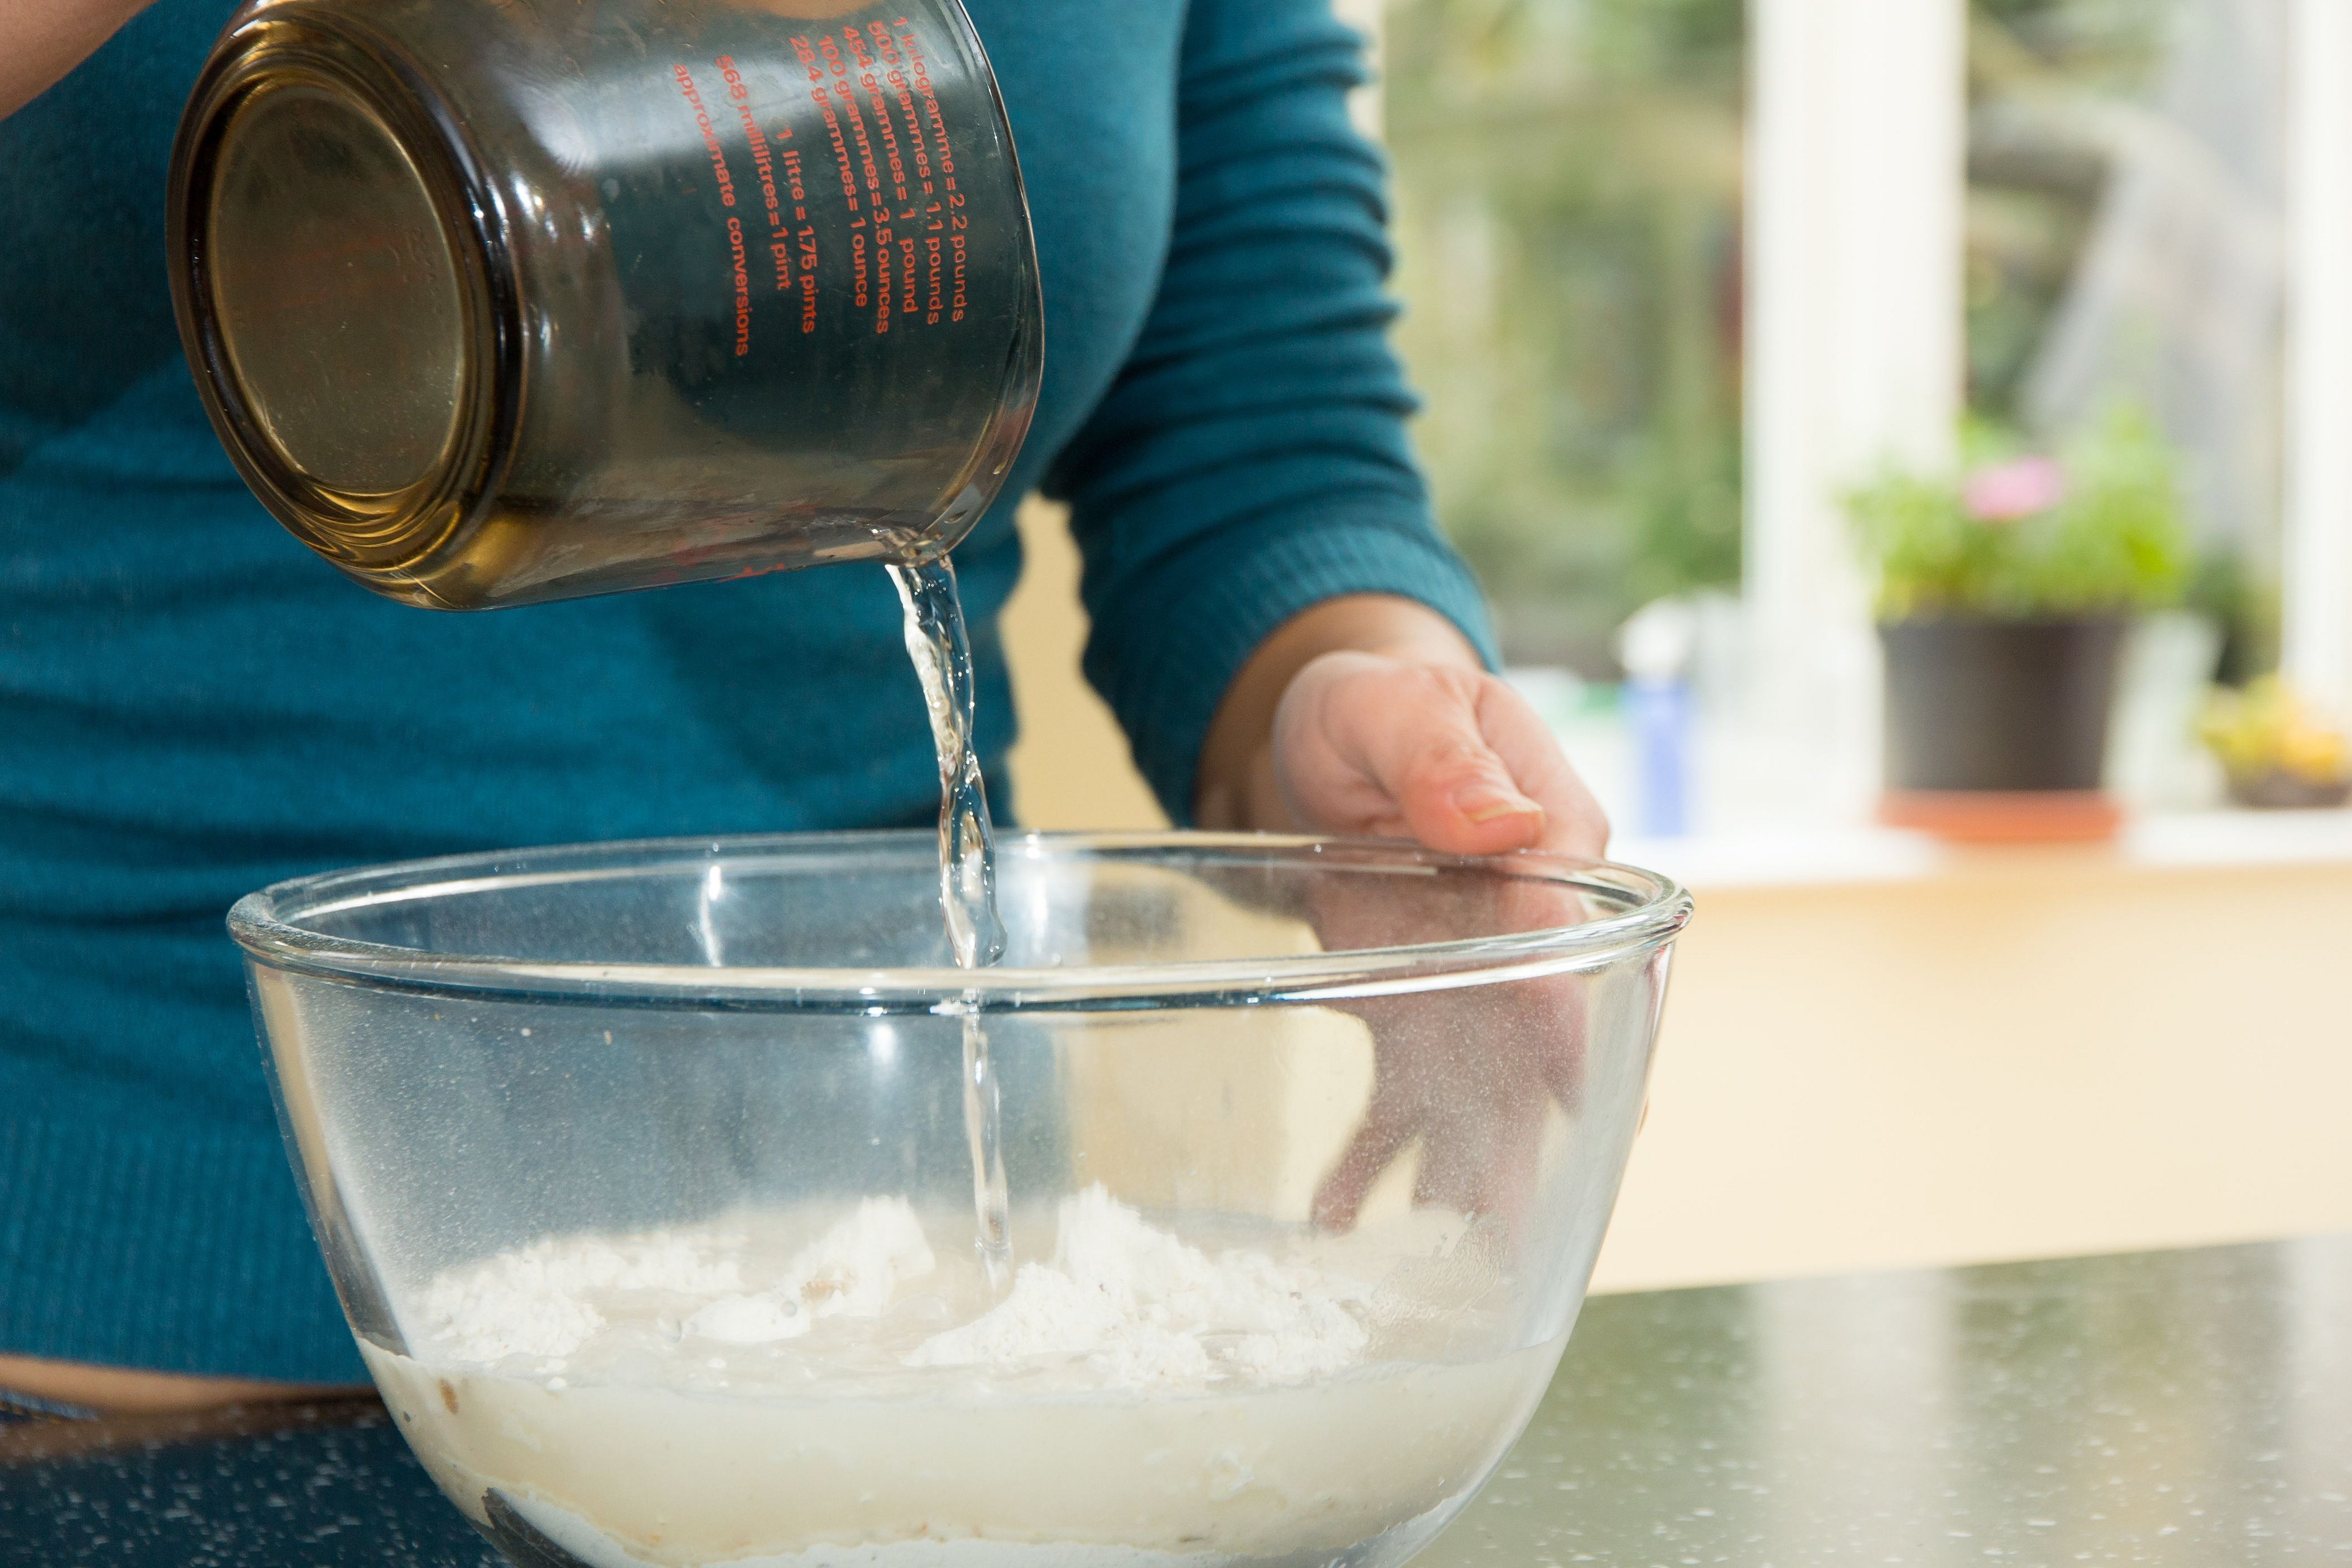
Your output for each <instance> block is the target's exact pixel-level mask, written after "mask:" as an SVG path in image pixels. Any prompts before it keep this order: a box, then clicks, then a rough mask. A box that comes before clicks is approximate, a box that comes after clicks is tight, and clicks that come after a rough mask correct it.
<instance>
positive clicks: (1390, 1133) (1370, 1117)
mask: <svg viewBox="0 0 2352 1568" xmlns="http://www.w3.org/2000/svg"><path fill="white" fill-rule="evenodd" d="M1394 1089H1395V1086H1394V1085H1393V1084H1383V1085H1382V1086H1381V1091H1380V1092H1377V1093H1375V1094H1374V1095H1373V1096H1372V1103H1371V1105H1370V1107H1369V1108H1368V1109H1367V1110H1365V1112H1364V1124H1363V1125H1362V1126H1361V1127H1359V1128H1357V1129H1356V1135H1355V1136H1354V1137H1353V1138H1351V1139H1349V1141H1348V1147H1347V1150H1346V1152H1344V1153H1342V1154H1341V1155H1340V1156H1339V1163H1338V1164H1337V1165H1334V1166H1333V1167H1331V1173H1330V1174H1329V1175H1328V1176H1326V1177H1324V1178H1323V1184H1322V1185H1321V1186H1320V1187H1318V1188H1317V1189H1316V1192H1315V1206H1314V1220H1315V1224H1316V1226H1318V1228H1320V1229H1323V1230H1346V1229H1348V1228H1349V1226H1353V1225H1354V1224H1355V1223H1356V1213H1357V1211H1358V1210H1360V1208H1362V1207H1363V1205H1364V1194H1367V1193H1369V1192H1370V1191H1371V1190H1372V1184H1373V1183H1374V1182H1377V1181H1379V1180H1380V1179H1381V1172H1383V1171H1385V1170H1387V1169H1388V1168H1389V1166H1390V1165H1391V1164H1392V1163H1395V1161H1396V1157H1397V1155H1398V1154H1400V1153H1402V1152H1403V1150H1404V1147H1405V1145H1406V1144H1408V1143H1410V1142H1412V1140H1413V1139H1414V1138H1415V1137H1417V1136H1418V1135H1419V1133H1420V1129H1419V1127H1418V1126H1417V1125H1416V1119H1415V1118H1414V1116H1413V1114H1412V1109H1411V1107H1410V1106H1408V1105H1407V1104H1406V1102H1405V1100H1404V1097H1403V1096H1402V1095H1401V1094H1398V1093H1396V1092H1394Z"/></svg>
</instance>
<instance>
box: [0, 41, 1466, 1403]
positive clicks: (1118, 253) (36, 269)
mask: <svg viewBox="0 0 2352 1568" xmlns="http://www.w3.org/2000/svg"><path fill="white" fill-rule="evenodd" d="M968 4H969V6H970V9H971V12H972V15H973V18H974V20H975V22H976V23H977V24H978V26H979V27H980V31H981V34H982V37H983V38H984V39H985V40H986V42H987V44H988V46H989V48H990V52H991V54H992V58H993V59H994V61H995V63H996V66H997V69H998V73H999V75H1000V77H1001V78H1002V79H1003V88H1004V96H1005V100H1006V103H1007V106H1008V108H1009V110H1010V111H1011V113H1012V116H1013V128H1014V132H1015V135H1016V136H1017V138H1018V140H1019V143H1020V147H1021V152H1022V159H1023V164H1024V171H1025V173H1026V174H1027V176H1028V182H1029V194H1030V203H1031V208H1032V212H1033V215H1034V218H1035V221H1036V225H1037V234H1038V251H1039V256H1040V260H1041V263H1042V265H1043V268H1044V272H1045V307H1046V329H1045V341H1046V378H1045V392H1044V395H1043V397H1042V398H1041V401H1040V405H1039V411H1038V416H1037V419H1036V423H1035V425H1034V428H1033V432H1032V435H1031V437H1030V440H1029V444H1028V446H1027V447H1026V449H1025V450H1024V453H1023V455H1022V458H1021V461H1020V463H1019V464H1018V465H1017V467H1016V468H1015V469H1014V471H1013V476H1012V479H1011V483H1010V484H1009V485H1008V486H1007V489H1006V492H1005V498H1004V500H1003V502H1002V503H1001V504H1000V505H999V506H998V507H997V508H996V509H995V510H993V511H992V512H991V514H990V515H989V516H988V517H987V518H986V519H984V520H983V521H982V523H981V525H980V526H979V527H978V528H977V529H976V530H975V531H974V532H973V534H972V536H971V539H970V540H969V541H968V542H966V544H965V545H964V546H963V547H962V548H961V550H959V551H958V552H957V563H958V566H959V568H960V570H961V575H962V578H963V584H964V592H965V603H966V606H967V609H968V611H969V612H970V614H971V617H972V620H973V632H974V646H975V653H976V656H977V659H978V664H979V672H978V673H979V695H980V705H981V712H980V735H979V739H980V745H981V749H982V755H983V757H984V758H986V759H988V760H989V762H990V763H991V764H992V780H994V782H996V783H998V784H1001V782H1002V781H1001V780H995V779H994V764H996V763H1000V762H1001V760H1002V758H1003V753H1004V751H1005V748H1006V747H1007V746H1008V745H1009V744H1010V743H1011V741H1012V738H1013V714H1012V700H1011V690H1010V688H1009V684H1008V682H1007V680H1006V679H1005V675H1004V668H1003V655H1002V649H1001V647H1000V646H999V644H998V641H997V637H996V631H995V625H994V622H995V617H996V615H997V612H998V610H999V609H1000V608H1001V606H1002V605H1003V602H1004V599H1005V597H1006V595H1009V594H1010V593H1011V592H1012V589H1013V584H1014V583H1015V581H1016V580H1017V579H1018V577H1019V574H1020V565H1021V562H1020V550H1019V544H1018V542H1017V539H1016V537H1015V534H1014V531H1013V524H1012V511H1013V505H1014V504H1015V502H1016V500H1017V499H1018V497H1019V496H1020V495H1021V494H1023V493H1024V492H1025V491H1026V490H1028V489H1032V488H1034V487H1036V486H1037V485H1038V484H1039V483H1040V481H1041V479H1045V477H1046V475H1047V470H1048V468H1049V466H1050V467H1051V469H1052V475H1051V481H1050V484H1049V485H1048V488H1049V489H1052V490H1053V491H1054V492H1055V493H1058V494H1063V495H1066V496H1068V497H1069V498H1070V500H1071V501H1072V503H1073V506H1074V511H1075V516H1076V529H1077V532H1078V536H1079V540H1080V542H1081V544H1082V545H1083V547H1084V550H1085V552H1086V558H1087V570H1086V585H1085V592H1086V597H1087V605H1088V606H1089V608H1090V609H1091V610H1092V611H1093V613H1094V616H1095V620H1096V631H1095V635H1094V637H1093V641H1092V643H1091V644H1090V646H1089V647H1088V649H1087V673H1088V675H1089V677H1090V678H1091V679H1093V680H1094V681H1095V683H1096V684H1097V686H1098V687H1099V688H1100V689H1102V690H1103V691H1104V693H1105V694H1106V695H1107V696H1108V699H1109V700H1110V701H1111V702H1112V704H1113V705H1114V707H1115V708H1116V709H1117V710H1118V714H1119V717H1120V719H1121V721H1123V722H1124V723H1125V724H1126V725H1127V727H1128V730H1129V734H1130V736H1131V737H1132V739H1133V742H1134V744H1135V749H1136V754H1137V757H1138V760H1139V763H1141V765H1142V767H1143V769H1144V771H1145V773H1147V774H1148V775H1149V776H1150V780H1151V782H1152V785H1153V787H1154V788H1155V789H1156V790H1157V791H1158V792H1159V794H1160V798H1161V799H1162V801H1164V802H1165V803H1166V804H1167V805H1168V806H1169V808H1170V810H1171V813H1172V814H1174V815H1175V816H1178V817H1179V818H1180V819H1181V818H1182V817H1183V816H1185V815H1186V813H1187V810H1188V808H1189V805H1190V796H1191V794H1192V771H1193V767H1194V763H1195V759H1196V758H1197V756H1198V753H1199V750H1200V745H1201V741H1202V734H1203V732H1204V731H1205V730H1206V727H1207V725H1208V722H1209V719H1210V716H1211V714H1212V712H1213V709H1214V705H1215V703H1216V700H1217V698H1218V696H1219V694H1220V693H1222V692H1223V689H1224V688H1225V686H1226V684H1227V683H1228V682H1229V681H1230V679H1232V677H1233V675H1234V671H1235V669H1236V668H1238V667H1239V665H1240V664H1241V662H1242V661H1243V659H1244V658H1246V657H1247V655H1248V652H1249V650H1250V649H1251V648H1252V647H1255V645H1256V643H1257V642H1258V641H1259V640H1260V639H1261V638H1262V637H1264V636H1265V634H1266V633H1267V632H1268V631H1270V630H1272V629H1273V628H1274V627H1275V626H1276V625H1278V624H1279V623H1280V622H1281V621H1282V620H1284V619H1285V618H1286V617H1287V616H1290V615H1292V614H1293V613H1295V612H1296V611H1297V610H1298V609H1300V608H1303V607H1304V606H1306V605H1309V604H1312V603H1314V602H1315V601H1317V600H1318V599H1321V598H1324V597H1327V596H1329V595H1335V594H1343V593H1351V592H1362V591H1384V592H1391V593H1398V594H1403V595H1410V596H1412V597H1416V598H1419V599H1422V600H1423V601H1424V602H1426V603H1428V604H1431V605H1434V606H1436V607H1437V608H1439V609H1440V610H1442V611H1444V613H1446V614H1448V615H1450V616H1454V618H1455V619H1456V620H1457V621H1458V622H1459V623H1460V624H1461V625H1462V626H1464V628H1465V630H1466V631H1468V632H1469V633H1470V634H1471V635H1472V636H1473V637H1475V638H1479V639H1482V646H1484V643H1483V639H1484V637H1485V636H1486V633H1485V627H1484V622H1483V620H1482V619H1481V616H1480V612H1479V609H1478V604H1477V599H1476V595H1475V592H1474V590H1473V588H1472V586H1471V584H1470V581H1469V579H1468V577H1467V576H1466V575H1465V573H1464V571H1463V569H1462V567H1461V565H1460V563H1459V562H1458V561H1457V560H1456V559H1455V558H1454V556H1453V554H1452V553H1451V552H1449V551H1448V550H1447V549H1446V548H1445V547H1444V544H1443V543H1442V542H1440V541H1439V539H1438V537H1437V535H1436V534H1435V532H1434V531H1433V529H1432V527H1431V525H1430V521H1429V519H1428V513H1427V506H1426V502H1425V500H1424V497H1423V488H1422V484H1421V480H1420V478H1419V476H1418V475H1417V473H1416V472H1415V470H1414V468H1413V465H1412V459H1411V458H1410V455H1409V453H1408V451H1407V447H1406V443H1405V438H1404V431H1403V421H1404V418H1405V416H1406V414H1407V413H1408V412H1409V410H1410V408H1411V406H1412V405H1411V399H1410V397H1409V395H1408V394H1407V392H1406V389H1405V387H1404V384H1403V381H1402V376H1401V375H1400V374H1399V372H1398V369H1397V366H1396V363H1395V362H1394V360H1393V359H1392V358H1391V355H1390V353H1389V352H1388V350H1387V347H1386V346H1385V343H1384V341H1383V339H1384V333H1385V329H1386V327H1387V324H1388V322H1389V321H1390V319H1391V314H1392V306H1391V304H1390V302H1389V301H1388V300H1387V298H1386V296H1385V295H1384V293H1383V292H1382V288H1381V279H1382V277H1383V274H1384V272H1385V270H1386V268H1387V262H1388V251H1387V247H1386V244H1385V241H1384V239H1383V237H1382V234H1381V225H1382V213H1381V200H1382V197H1381V183H1382V174H1381V163H1380V160H1379V157H1378V155H1377V154H1376V153H1374V152H1372V150H1371V149H1370V148H1369V147H1368V146H1366V145H1365V144H1364V142H1362V141H1361V140H1360V139H1359V138H1358V137H1356V136H1355V135H1354V133H1353V132H1350V131H1349V128H1348V124H1347V120H1346V112H1345V94H1346V92H1347V89H1349V86H1350V85H1352V83H1353V82H1354V81H1356V80H1357V79H1358V78H1359V75H1360V63H1359V59H1358V51H1357V47H1356V43H1355V40H1354V39H1353V37H1352V36H1351V35H1349V33H1347V32H1346V31H1345V30H1344V29H1342V28H1340V27H1339V26H1338V25H1337V24H1336V23H1334V22H1333V21H1332V20H1331V18H1330V16H1329V14H1328V0H1194V3H1193V4H1192V5H1190V6H1189V8H1188V7H1187V5H1185V4H1184V0H1120V3H1119V4H1118V5H1100V4H1097V3H1096V0H968ZM230 9H231V0H160V3H159V4H157V5H154V6H152V8H151V9H150V10H148V11H147V12H145V13H143V14H142V16H140V17H139V18H138V19H137V20H135V21H134V22H133V23H132V24H131V26H130V27H129V28H127V29H125V31H124V32H123V33H122V34H121V36H120V37H117V38H116V39H115V40H114V41H113V42H112V43H110V44H109V45H108V46H107V47H106V48H105V49H103V50H101V51H100V54H99V55H98V56H97V57H95V58H93V59H92V60H91V61H90V62H89V64H87V65H86V66H84V67H83V68H81V69H80V70H79V71H77V72H76V73H75V74H74V76H72V77H71V78H69V79H68V80H67V81H65V82H63V83H61V84H60V85H59V86H58V88H56V89H52V90H51V91H50V92H48V93H47V94H46V95H44V96H43V97H42V98H41V99H40V100H37V102H35V103H34V104H33V105H31V106H30V107H28V108H27V109H26V110H23V111H21V112H20V113H18V114H17V115H16V116H14V117H12V118H11V119H9V120H7V121H0V214H5V222H6V225H7V231H8V237H9V240H10V244H9V245H8V247H6V249H5V251H0V1351H13V1352H20V1353H34V1354H40V1355H50V1356H62V1357H70V1358H77V1359H87V1360H97V1361H108V1362H117V1363H129V1364H134V1365H143V1366H152V1367H164V1368H170V1369H173V1370H178V1371H190V1372H214V1373H242V1374H246V1375H257V1376H276V1377H288V1378H302V1379H340V1378H352V1377H356V1376H358V1375H359V1373H360V1366H359V1363H358V1360H357V1357H356V1355H355V1354H354V1352H353V1351H352V1346H351V1343H350V1341H349V1338H348V1336H347V1335H346V1334H345V1333H344V1332H343V1331H342V1328H341V1322H340V1320H339V1317H338V1315H337V1313H336V1311H335V1309H334V1306H333V1302H332V1300H331V1293H330V1291H329V1289H328V1287H327V1282H326V1276H325V1272H324V1269H323V1268H321V1266H320V1264H319V1262H318V1259H317V1256H316V1253H315V1250H314V1249H313V1248H312V1247H311V1244H310V1239H309V1236H308V1232H307V1229H306V1227H305V1226H304V1222H303V1218H302V1215H301V1212H300V1208H299V1205H298V1203H297V1202H296V1200H295V1197H294V1190H293V1185H292V1182H291V1179H290V1177H289V1175H288V1173H287V1170H286V1164H285V1160H284V1156H283V1153H282V1152H281V1151H280V1149H279V1146H278V1132H277V1129H276V1126H275V1122H274V1119H273V1117H272V1114H271V1110H270V1108H269V1104H268V1094H267V1090H266V1089H265V1086H264V1081H263V1078H262V1073H261V1068H260V1063H259V1057H258V1053H257V1049H256V1047H255V1045H254V1040H253V1032H252V1026H251V1023H250V1020H249V1018H248V1017H247V1012H246V1007H245V1003H244V994H243V985H242V984H241V979H240V975H239V973H238V966H237V955H236V952H235V950H234V948H233V947H232V946H231V944H230V943H229V942H228V941H227V939H226V936H225V935H224V934H223V931H222V928H221V918H222V915H223V913H224V912H225V911H226V909H227V907H228V905H229V904H230V903H231V902H233V901H234V900H236V898H237V897H238V896H239V895H240V894H242V893H245V892H247V891H248V890H250V889H253V888H256V887H258V886H261V885H263V884H265V883H268V882H271V881H275V880H278V879H281V878H286V877H290V876H296V875H300V874H302V873H305V872H309V871H314V870H320V869H324V868H330V867H333V866H337V865H347V864H352V863H356V862H362V861H372V860H380V859H386V858H397V857H404V856H414V855H428V854H442V853H454V852H458V851H464V850H468V849H487V848H495V847H500V846H508V845H521V844H534V843H542V844H543V843H551V842H562V841H570V840H581V839H595V838H614V837H639V836H649V835H660V834H694V835H706V834H719V833H735V832H758V831H774V830H779V829H798V828H817V827H832V826H873V825H886V824H907V825H912V824H917V823H920V822H923V821H925V820H927V819H928V818H929V815H930V814H931V812H932V811H933V810H935V808H936V795H935V788H936V772H935V765H934V762H933V758H932V756H931V753H930V750H929V738H928V735H927V732H926V729H925V721H924V717H923V710H922V705H921V701H920V698H919V693H918V691H917V689H916V687H915V684H914V679H913V677H912V675H911V673H910V672H909V670H908V666H907V662H906V658H905V656H904V653H903V651H902V650H901V647H900V643H899V632H898V613H897V605H896V601H895V598H894V596H893V595H892V594H891V591H890V589H889V586H888V584H887V582H886V581H885V580H884V578H883V576H882V574H880V572H879V571H878V570H875V569H871V568H842V567H834V568H825V569H822V570H818V571H812V572H803V573H794V574H786V575H782V576H778V577H770V578H762V579H758V580H755V581H751V582H743V583H732V584H706V585H701V586H696V587H689V588H677V589H670V590H666V591H664V592H661V593H656V594H645V595H628V596H624V597H621V598H615V599H606V600H597V601H590V602H585V603H578V604H567V605H546V606H538V607H533V608H530V609H525V610H516V611H503V612H499V613H495V614H491V615H485V616H435V615H431V614H428V613H425V612H420V611H416V610H411V609H407V608H404V607H402V606H399V605H392V604H389V603H387V602H384V601H382V600H378V599H376V598H373V596H371V595H366V594H364V593H362V591H360V590H359V589H357V588H354V587H352V585H351V584H347V583H345V582H344V581H343V580H342V579H341V577H340V576H338V575H337V574H335V573H334V572H333V571H332V570H331V568H330V567H328V566H327V565H326V564H325V563H322V562H320V561H318V560H317V559H315V558H313V557H312V556H311V555H310V554H309V552H306V551H305V550H304V549H303V548H302V547H301V546H300V545H299V543H297V542H295V541H294V540H292V539H291V538H289V536H288V535H287V534H286V533H285V532H284V531H282V530H280V529H279V528H278V525H277V524H276V523H275V522H273V521H270V519H269V518H268V516H267V515H266V514H265V513H264V512H262V511H261V510H260V509H259V508H258V507H257V505H256V504H255V503H254V502H253V500H252V499H251V498H250V497H249V496H247V494H246V492H245V490H244V489H243V487H242V486H241V485H240V484H239V483H238V482H237V479H236V476H235V474H234V472H233V471H232V470H231V469H230V468H229V466H228V463H227V461H226V458H224V457H223V456H222V454H221V453H220V451H219V449H218V447H216V446H215V443H214V441H213V438H212V436H211V433H210V430H209V429H208V427H207V426H206V425H205V420H204V416H203V413H202V410H201V409H200V407H199V406H198V405H197V403H196V400H195V396H194V392H193V391H192V389H191V387H190V385H189V382H188V376H187V371H186V367H185V366H184V363H182V362H181V359H180V354H179V349H178V345H177V339H176V336H175V334H174V332H173V326H172V321H171V311H170V306H169V300H168V297H167V294H166V289H165V278H164V272H163V171H164V163H165V159H166V156H167V153H168V150H169V146H170V141H171V135H172V129H173V121H174V119H175V117H176V114H177V110H178V107H179V104H180V103H181V101H182V100H183V99H184V96H185V94H186V91H187V88H188V85H189V83H190V82H191V81H192V80H193V79H194V74H195V71H196V68H197V67H198V65H199V63H200V62H201V60H202V58H203V54H204V51H205V47H207V46H208V45H209V43H210V41H211V39H212V37H213V36H214V35H215V33H216V32H217V30H218V28H219V26H220V25H221V23H222V22H223V21H224V20H225V19H226V16H227V15H228V13H229V11H230ZM998 793H999V799H1000V804H1001V803H1002V791H1001V790H1000V791H999V792H998ZM1017 804H1018V803H1017V802H1015V803H1013V805H1016V806H1017Z"/></svg>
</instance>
